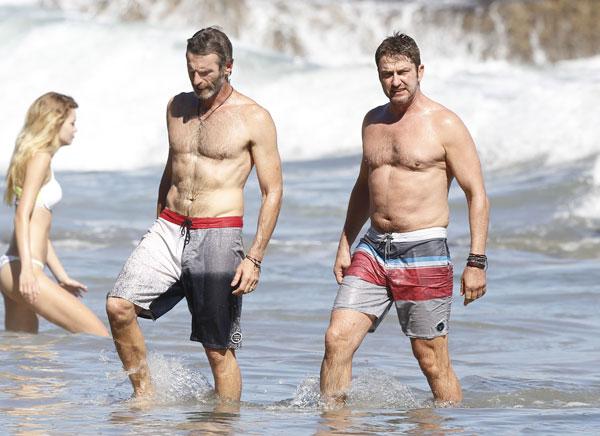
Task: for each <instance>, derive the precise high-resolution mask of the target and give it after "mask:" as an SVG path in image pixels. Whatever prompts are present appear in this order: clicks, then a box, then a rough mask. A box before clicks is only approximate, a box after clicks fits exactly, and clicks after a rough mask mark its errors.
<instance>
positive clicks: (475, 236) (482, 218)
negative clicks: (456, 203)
mask: <svg viewBox="0 0 600 436" xmlns="http://www.w3.org/2000/svg"><path fill="white" fill-rule="evenodd" d="M441 126H442V132H443V138H444V141H443V143H444V148H445V149H446V163H447V165H448V167H449V168H450V171H451V174H452V175H453V176H454V177H455V178H456V181H457V182H458V184H459V186H460V187H461V189H462V190H463V191H464V193H465V196H466V198H467V206H468V209H469V227H470V232H471V251H470V252H471V253H474V254H482V255H483V254H485V246H486V241H487V232H488V224H489V209H490V205H489V200H488V198H487V194H486V193H485V186H484V182H483V174H482V171H481V164H480V162H479V157H478V155H477V150H476V148H475V143H474V142H473V138H471V135H470V134H469V131H468V130H467V128H466V127H465V125H464V124H463V122H462V121H461V120H460V118H458V117H457V116H456V115H454V114H450V115H447V116H445V118H444V119H443V120H442V122H441ZM461 285H462V286H461V295H464V297H465V302H464V304H465V305H467V304H469V303H471V302H472V301H474V300H476V299H478V298H480V297H482V296H483V295H484V294H485V292H486V276H485V270H483V269H479V268H475V267H470V266H467V267H465V270H464V272H463V276H462V280H461Z"/></svg>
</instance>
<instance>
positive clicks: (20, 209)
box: [14, 152, 52, 303]
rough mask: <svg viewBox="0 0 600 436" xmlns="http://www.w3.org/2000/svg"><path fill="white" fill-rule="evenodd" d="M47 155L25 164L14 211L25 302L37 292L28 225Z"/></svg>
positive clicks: (32, 298)
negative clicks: (20, 189)
mask: <svg viewBox="0 0 600 436" xmlns="http://www.w3.org/2000/svg"><path fill="white" fill-rule="evenodd" d="M51 158H52V156H50V154H49V153H43V152H40V153H36V154H34V155H33V156H32V157H31V158H30V159H29V161H28V162H27V168H26V171H25V180H24V181H23V187H22V193H21V198H19V204H18V206H17V210H16V211H15V220H14V224H15V237H16V239H17V249H18V250H19V257H20V258H21V274H20V275H19V292H21V294H22V295H23V297H24V298H25V300H27V301H28V302H30V303H33V302H35V300H36V298H37V294H38V292H39V289H38V283H37V280H36V278H35V276H34V275H33V264H32V262H31V246H30V238H29V233H30V231H29V230H30V223H31V214H32V213H33V208H34V207H35V201H36V198H37V196H38V193H39V192H40V188H41V186H42V184H43V182H44V180H45V178H46V175H47V174H48V169H49V168H50V160H51Z"/></svg>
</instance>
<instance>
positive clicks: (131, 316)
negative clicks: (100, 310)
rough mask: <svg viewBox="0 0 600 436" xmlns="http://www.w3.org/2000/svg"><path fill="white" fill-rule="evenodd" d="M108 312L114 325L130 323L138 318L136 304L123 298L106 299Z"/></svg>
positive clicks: (109, 318)
mask: <svg viewBox="0 0 600 436" xmlns="http://www.w3.org/2000/svg"><path fill="white" fill-rule="evenodd" d="M106 314H107V315H108V320H109V322H110V324H111V325H112V326H117V327H118V326H121V325H125V324H129V323H130V322H132V321H134V320H135V318H136V313H135V305H134V304H133V303H132V302H130V301H127V300H125V299H123V298H116V297H108V298H107V300H106Z"/></svg>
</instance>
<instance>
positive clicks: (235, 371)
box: [204, 348, 242, 401]
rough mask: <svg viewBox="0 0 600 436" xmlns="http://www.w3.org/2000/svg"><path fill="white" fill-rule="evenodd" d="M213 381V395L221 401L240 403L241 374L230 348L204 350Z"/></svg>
mask: <svg viewBox="0 0 600 436" xmlns="http://www.w3.org/2000/svg"><path fill="white" fill-rule="evenodd" d="M204 351H205V352H206V357H207V358H208V362H209V363H210V369H211V370H212V373H213V377H214V379H215V393H216V394H217V396H218V397H219V398H220V399H221V400H225V401H240V398H241V396H242V374H241V373H240V367H239V366H238V363H237V359H236V358H235V350H233V349H230V348H224V349H215V348H204Z"/></svg>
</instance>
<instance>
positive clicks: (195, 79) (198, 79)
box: [192, 73, 204, 85]
mask: <svg viewBox="0 0 600 436" xmlns="http://www.w3.org/2000/svg"><path fill="white" fill-rule="evenodd" d="M203 81H204V80H203V79H202V77H200V74H198V73H194V77H193V78H192V82H193V83H194V85H200V84H201V83H202V82H203Z"/></svg>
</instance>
